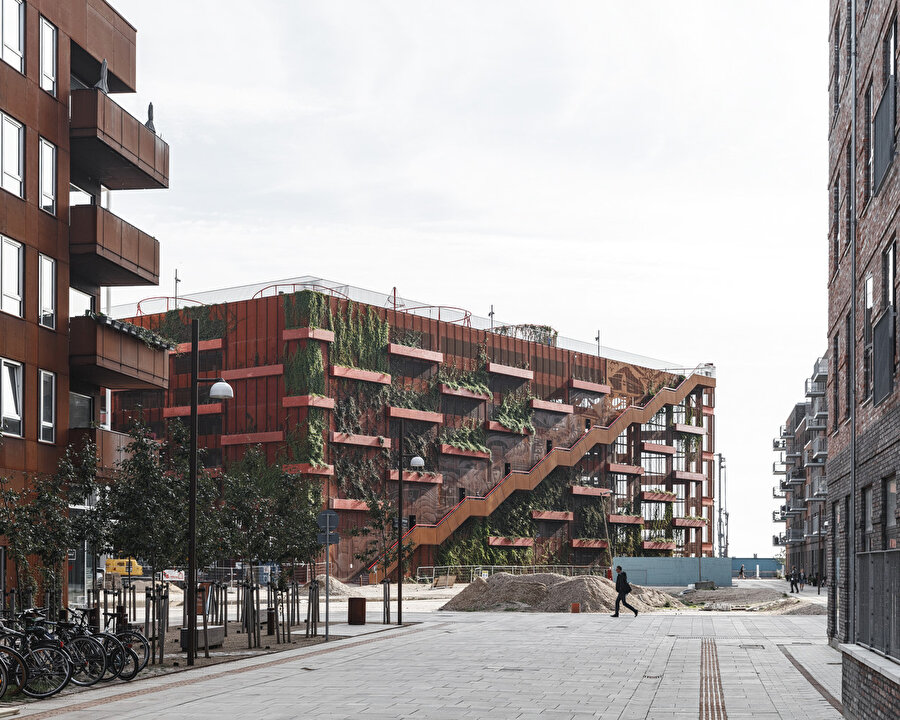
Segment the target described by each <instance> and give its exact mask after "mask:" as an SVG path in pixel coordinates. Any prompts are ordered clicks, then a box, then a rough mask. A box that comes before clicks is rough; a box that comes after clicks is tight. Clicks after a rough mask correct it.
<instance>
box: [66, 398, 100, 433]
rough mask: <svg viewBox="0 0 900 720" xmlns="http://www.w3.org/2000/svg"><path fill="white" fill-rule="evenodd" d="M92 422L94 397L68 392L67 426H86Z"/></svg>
mask: <svg viewBox="0 0 900 720" xmlns="http://www.w3.org/2000/svg"><path fill="white" fill-rule="evenodd" d="M93 424H94V398H92V397H91V396H90V395H79V394H78V393H73V392H70V393H69V427H73V428H87V427H91V425H93Z"/></svg>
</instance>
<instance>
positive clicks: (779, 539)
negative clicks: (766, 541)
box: [772, 533, 785, 547]
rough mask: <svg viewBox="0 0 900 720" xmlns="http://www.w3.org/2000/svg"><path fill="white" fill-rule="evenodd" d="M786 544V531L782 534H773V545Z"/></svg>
mask: <svg viewBox="0 0 900 720" xmlns="http://www.w3.org/2000/svg"><path fill="white" fill-rule="evenodd" d="M784 544H785V542H784V533H782V534H780V535H773V536H772V545H774V546H776V547H780V546H782V545H784Z"/></svg>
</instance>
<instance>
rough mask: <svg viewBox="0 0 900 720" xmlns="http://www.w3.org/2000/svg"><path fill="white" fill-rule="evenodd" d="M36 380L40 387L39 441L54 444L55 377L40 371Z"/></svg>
mask: <svg viewBox="0 0 900 720" xmlns="http://www.w3.org/2000/svg"><path fill="white" fill-rule="evenodd" d="M38 374H39V378H38V380H39V381H40V387H41V406H40V407H41V426H40V436H39V438H40V441H41V442H48V443H52V442H56V375H55V374H54V373H52V372H47V371H46V370H41V371H40V372H39V373H38Z"/></svg>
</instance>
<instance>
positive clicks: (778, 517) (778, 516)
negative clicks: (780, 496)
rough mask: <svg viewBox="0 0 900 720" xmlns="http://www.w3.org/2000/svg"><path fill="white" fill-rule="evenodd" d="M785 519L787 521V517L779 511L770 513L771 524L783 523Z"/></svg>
mask: <svg viewBox="0 0 900 720" xmlns="http://www.w3.org/2000/svg"><path fill="white" fill-rule="evenodd" d="M786 519H787V517H786V516H785V515H784V513H782V512H781V510H773V511H772V522H773V523H777V522H784V521H785V520H786Z"/></svg>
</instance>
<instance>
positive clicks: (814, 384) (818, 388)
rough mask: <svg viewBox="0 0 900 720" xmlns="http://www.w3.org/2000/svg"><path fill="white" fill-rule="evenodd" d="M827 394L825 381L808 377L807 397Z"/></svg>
mask: <svg viewBox="0 0 900 720" xmlns="http://www.w3.org/2000/svg"><path fill="white" fill-rule="evenodd" d="M824 394H825V381H824V380H813V379H812V378H807V379H806V397H821V396H822V395H824Z"/></svg>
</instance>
